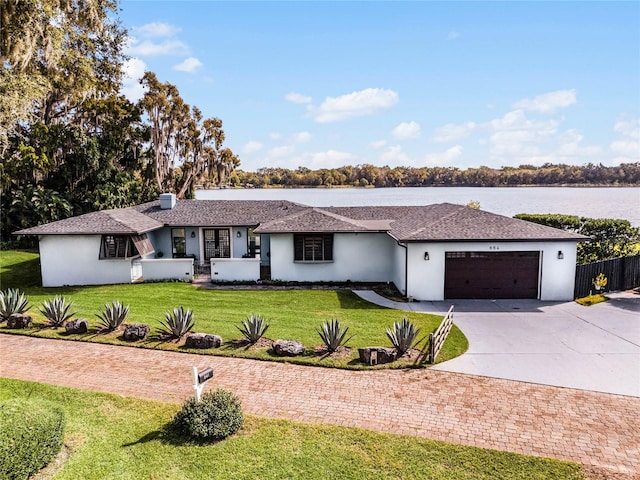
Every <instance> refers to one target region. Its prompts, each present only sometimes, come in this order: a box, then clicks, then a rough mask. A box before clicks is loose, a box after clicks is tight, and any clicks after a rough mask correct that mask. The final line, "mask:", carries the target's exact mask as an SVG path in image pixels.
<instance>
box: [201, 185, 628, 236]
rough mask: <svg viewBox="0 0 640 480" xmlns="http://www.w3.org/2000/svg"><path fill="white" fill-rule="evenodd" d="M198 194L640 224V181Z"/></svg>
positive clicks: (317, 204)
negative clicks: (452, 207)
mask: <svg viewBox="0 0 640 480" xmlns="http://www.w3.org/2000/svg"><path fill="white" fill-rule="evenodd" d="M196 198H198V199H200V200H289V201H292V202H298V203H303V204H306V205H311V206H314V207H329V206H334V207H343V206H367V205H372V206H373V205H429V204H432V203H443V202H448V203H457V204H463V205H465V204H467V203H469V202H470V201H472V200H475V201H478V202H480V208H481V209H482V210H485V211H489V212H494V213H498V214H500V215H506V216H509V217H512V216H513V215H515V214H517V213H563V214H567V215H579V216H585V217H593V218H623V219H626V220H629V221H630V222H631V223H632V224H633V225H634V226H636V227H640V187H619V188H617V187H516V188H513V187H512V188H499V187H490V188H489V187H399V188H286V189H280V188H278V189H275V188H274V189H220V190H198V191H197V192H196Z"/></svg>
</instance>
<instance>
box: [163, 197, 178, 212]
mask: <svg viewBox="0 0 640 480" xmlns="http://www.w3.org/2000/svg"><path fill="white" fill-rule="evenodd" d="M175 206H176V194H175V193H161V194H160V208H161V209H162V210H171V209H172V208H173V207H175Z"/></svg>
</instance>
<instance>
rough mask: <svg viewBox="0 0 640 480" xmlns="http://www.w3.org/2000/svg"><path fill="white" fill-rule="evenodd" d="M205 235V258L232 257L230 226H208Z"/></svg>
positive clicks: (207, 259)
mask: <svg viewBox="0 0 640 480" xmlns="http://www.w3.org/2000/svg"><path fill="white" fill-rule="evenodd" d="M203 235H204V259H205V261H206V262H208V261H209V260H211V259H212V258H231V235H230V231H229V229H228V228H207V229H204V230H203Z"/></svg>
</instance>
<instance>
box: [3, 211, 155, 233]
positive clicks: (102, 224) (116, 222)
mask: <svg viewBox="0 0 640 480" xmlns="http://www.w3.org/2000/svg"><path fill="white" fill-rule="evenodd" d="M158 228H162V224H161V223H159V222H157V221H156V220H154V219H153V218H149V217H148V216H146V215H143V214H141V213H140V212H138V211H136V210H135V209H133V208H120V209H117V210H102V211H100V212H91V213H86V214H84V215H79V216H77V217H71V218H66V219H64V220H58V221H57V222H51V223H46V224H44V225H39V226H37V227H31V228H25V229H23V230H19V231H17V232H15V235H97V234H105V235H140V234H143V233H146V232H150V231H151V230H156V229H158Z"/></svg>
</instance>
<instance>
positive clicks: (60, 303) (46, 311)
mask: <svg viewBox="0 0 640 480" xmlns="http://www.w3.org/2000/svg"><path fill="white" fill-rule="evenodd" d="M72 305H73V302H69V303H67V299H66V298H65V297H61V296H58V295H56V296H55V298H54V299H53V300H45V301H44V302H43V303H42V308H41V309H40V313H42V315H44V316H45V318H46V319H47V320H49V326H51V327H62V326H63V325H64V322H66V321H67V320H69V319H70V318H71V317H73V316H74V315H75V314H76V313H77V312H70V311H69V310H71V306H72Z"/></svg>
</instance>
